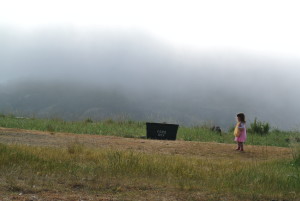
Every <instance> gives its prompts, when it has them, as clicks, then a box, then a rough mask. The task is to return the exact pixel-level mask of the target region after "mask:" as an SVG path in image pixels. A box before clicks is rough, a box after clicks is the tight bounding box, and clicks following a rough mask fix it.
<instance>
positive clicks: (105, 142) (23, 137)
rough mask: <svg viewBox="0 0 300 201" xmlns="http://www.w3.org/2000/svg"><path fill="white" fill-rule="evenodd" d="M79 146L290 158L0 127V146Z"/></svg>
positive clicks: (283, 152)
mask: <svg viewBox="0 0 300 201" xmlns="http://www.w3.org/2000/svg"><path fill="white" fill-rule="evenodd" d="M73 142H79V143H82V144H84V145H85V146H88V147H96V148H113V149H118V150H133V151H140V152H145V153H159V154H170V155H175V154H176V155H184V156H193V157H199V158H207V159H218V158H222V159H224V158H228V159H230V160H232V159H237V160H270V159H281V158H291V157H292V155H291V150H290V149H289V148H283V147H270V146H269V147H267V146H251V145H246V146H245V150H246V151H245V152H244V153H241V152H238V151H235V145H233V144H222V143H213V142H210V143H207V142H205V143H204V142H189V141H181V140H178V141H159V140H148V139H135V138H122V137H114V136H100V135H88V134H85V135H83V134H72V133H50V132H42V131H33V130H23V129H12V128H2V127H0V143H5V144H25V145H32V146H57V147H66V146H67V145H68V144H70V143H73Z"/></svg>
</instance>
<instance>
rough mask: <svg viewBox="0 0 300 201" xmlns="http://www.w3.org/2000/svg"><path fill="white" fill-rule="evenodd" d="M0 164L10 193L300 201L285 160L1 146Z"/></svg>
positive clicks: (0, 184)
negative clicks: (146, 193) (149, 193)
mask: <svg viewBox="0 0 300 201" xmlns="http://www.w3.org/2000/svg"><path fill="white" fill-rule="evenodd" d="M0 161H1V163H0V189H6V190H7V191H10V192H23V193H34V192H42V191H59V192H64V191H72V190H76V189H77V190H78V189H79V190H82V191H85V192H104V191H105V192H112V193H117V192H118V193H122V192H125V191H128V190H130V189H138V190H139V191H143V190H151V189H152V190H153V189H154V191H155V189H165V190H166V191H180V192H189V193H191V194H193V193H195V192H207V193H209V194H215V195H219V196H229V197H231V198H234V199H233V200H244V199H250V200H271V199H285V200H293V199H295V197H299V196H300V177H299V172H297V171H298V169H297V168H298V166H297V167H295V166H294V165H293V164H292V163H291V162H289V161H285V160H281V161H263V162H257V163H252V162H251V161H240V160H229V159H223V160H222V159H219V160H213V159H199V158H195V157H186V156H175V155H158V154H145V153H140V152H131V151H118V150H110V149H91V148H87V147H85V146H83V145H81V144H78V143H72V144H70V145H69V146H68V147H67V148H51V147H30V146H21V145H4V144H0ZM270 169H271V170H272V171H270ZM215 199H217V198H216V197H215V198H214V200H215Z"/></svg>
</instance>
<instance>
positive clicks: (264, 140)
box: [0, 115, 300, 147]
mask: <svg viewBox="0 0 300 201" xmlns="http://www.w3.org/2000/svg"><path fill="white" fill-rule="evenodd" d="M0 126H1V127H7V128H21V129H29V130H41V131H49V132H69V133H77V134H95V135H110V136H120V137H128V138H139V137H145V136H146V124H145V122H134V121H113V120H106V121H101V122H91V121H90V120H89V121H81V122H80V121H79V122H67V121H63V120H60V119H35V118H28V119H25V118H24V119H19V118H15V117H14V116H12V115H10V116H5V115H0ZM294 138H299V139H300V133H299V132H297V131H279V130H274V131H271V132H270V133H269V134H267V135H263V136H261V135H259V134H254V133H248V140H247V144H251V145H268V146H280V147H288V146H289V145H290V141H289V139H294ZM177 139H179V140H185V141H201V142H219V143H234V141H233V135H232V133H231V132H229V133H223V134H222V135H220V134H218V133H216V132H213V131H211V130H210V129H208V128H206V127H205V126H195V127H184V126H180V127H179V130H178V134H177Z"/></svg>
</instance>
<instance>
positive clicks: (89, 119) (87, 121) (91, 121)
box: [84, 118, 93, 123]
mask: <svg viewBox="0 0 300 201" xmlns="http://www.w3.org/2000/svg"><path fill="white" fill-rule="evenodd" d="M84 122H85V123H93V120H92V119H91V118H87V119H86V120H84Z"/></svg>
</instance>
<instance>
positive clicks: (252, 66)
mask: <svg viewBox="0 0 300 201" xmlns="http://www.w3.org/2000/svg"><path fill="white" fill-rule="evenodd" d="M0 42H1V43H2V45H1V46H0V53H1V55H2V57H1V58H0V66H1V71H2V73H1V75H0V112H4V113H16V114H18V115H23V116H24V115H25V116H26V115H36V116H38V117H49V118H52V117H58V118H63V119H66V120H82V119H85V118H88V117H90V118H92V119H95V120H101V119H106V118H129V119H133V120H140V121H146V120H149V121H166V122H170V123H180V124H186V125H195V124H199V123H203V122H207V121H212V122H214V124H216V125H220V126H222V127H229V126H231V125H232V124H233V123H234V116H235V114H236V113H237V112H240V111H243V112H245V113H246V115H247V118H248V120H250V121H251V120H253V119H254V117H258V118H259V119H261V120H263V121H268V122H270V123H271V125H273V126H275V127H279V128H281V129H293V128H299V125H300V119H299V117H298V113H299V111H300V110H299V105H298V103H299V101H300V97H299V94H298V93H296V89H295V87H296V86H299V80H300V79H299V78H300V73H299V70H298V68H297V66H298V64H299V63H297V62H294V61H288V62H287V61H286V60H280V59H274V58H263V57H258V56H253V55H252V56H251V55H247V54H242V53H237V52H229V53H228V52H217V53H216V52H215V53H212V52H192V51H187V50H183V49H176V48H171V47H170V46H168V45H167V44H163V43H161V42H160V41H157V40H155V39H153V38H150V37H148V36H145V35H143V34H139V33H125V32H112V33H107V32H106V33H103V32H93V33H90V32H87V33H84V32H80V33H79V32H72V31H65V32H62V31H57V30H46V31H40V32H35V33H34V34H30V33H27V34H24V35H20V34H18V33H15V32H13V31H11V32H6V33H3V32H2V37H1V39H0Z"/></svg>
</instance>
